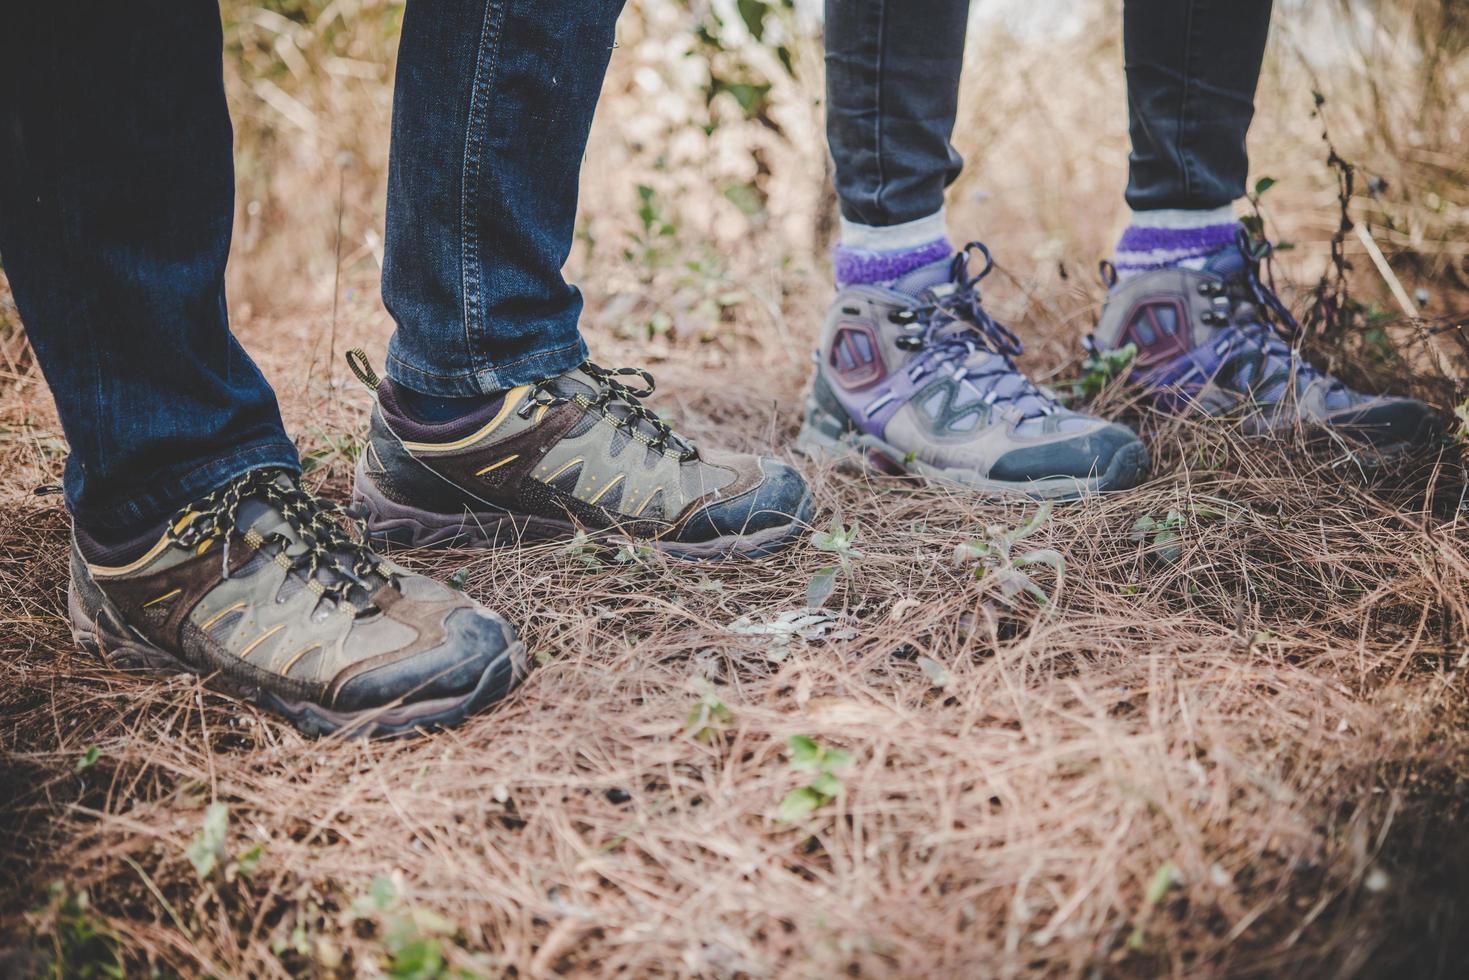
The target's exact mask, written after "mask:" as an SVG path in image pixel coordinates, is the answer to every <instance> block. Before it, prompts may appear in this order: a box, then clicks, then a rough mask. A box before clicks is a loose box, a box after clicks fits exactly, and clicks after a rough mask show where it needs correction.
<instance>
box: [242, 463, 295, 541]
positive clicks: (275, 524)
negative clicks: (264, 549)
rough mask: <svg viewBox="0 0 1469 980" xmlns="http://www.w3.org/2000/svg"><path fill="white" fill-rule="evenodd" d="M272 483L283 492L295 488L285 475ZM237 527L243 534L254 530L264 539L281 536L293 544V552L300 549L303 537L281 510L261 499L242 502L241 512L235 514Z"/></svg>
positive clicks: (248, 499) (281, 475)
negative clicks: (273, 535)
mask: <svg viewBox="0 0 1469 980" xmlns="http://www.w3.org/2000/svg"><path fill="white" fill-rule="evenodd" d="M271 482H272V483H274V484H275V485H276V486H278V487H280V488H281V489H282V490H291V489H294V487H295V485H294V484H293V483H292V482H291V478H290V477H289V476H287V475H286V474H284V473H282V474H280V475H279V476H277V477H276V478H275V479H274V480H272V481H271ZM235 527H236V528H237V529H238V530H239V532H240V533H241V534H244V533H245V532H246V531H252V530H253V531H256V532H257V533H259V534H260V535H261V536H262V537H269V536H270V535H272V534H279V535H280V536H281V537H283V538H285V539H286V540H288V541H290V542H291V543H292V550H293V551H295V550H299V548H300V540H301V536H300V535H299V534H297V533H296V530H295V528H293V527H291V523H290V522H289V521H287V520H286V518H285V516H284V515H283V514H282V513H281V512H280V511H279V510H276V508H275V507H273V506H271V505H270V504H269V503H267V502H266V501H264V500H262V499H260V498H259V497H247V498H246V499H245V500H243V501H241V502H240V507H239V510H237V511H236V512H235Z"/></svg>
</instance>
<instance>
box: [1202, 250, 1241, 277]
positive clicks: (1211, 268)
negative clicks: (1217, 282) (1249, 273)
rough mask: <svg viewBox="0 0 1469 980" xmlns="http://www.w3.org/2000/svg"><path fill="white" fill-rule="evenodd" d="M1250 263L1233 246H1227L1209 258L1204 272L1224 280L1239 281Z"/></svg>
mask: <svg viewBox="0 0 1469 980" xmlns="http://www.w3.org/2000/svg"><path fill="white" fill-rule="evenodd" d="M1248 268H1249V263H1248V262H1247V261H1246V260H1245V257H1244V255H1243V253H1241V252H1240V250H1239V249H1238V248H1236V247H1235V246H1233V245H1226V246H1225V247H1224V248H1221V249H1220V250H1219V251H1217V252H1215V253H1214V254H1213V255H1211V256H1210V257H1209V260H1208V261H1207V262H1205V263H1204V271H1205V272H1212V273H1214V275H1216V276H1219V277H1221V278H1223V279H1238V278H1240V277H1242V276H1243V275H1244V274H1245V270H1246V269H1248Z"/></svg>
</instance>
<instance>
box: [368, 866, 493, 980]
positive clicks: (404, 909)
mask: <svg viewBox="0 0 1469 980" xmlns="http://www.w3.org/2000/svg"><path fill="white" fill-rule="evenodd" d="M350 915H351V917H352V918H354V919H366V920H369V921H372V922H375V923H376V924H377V926H378V930H379V935H380V936H381V938H382V944H383V949H384V950H385V951H386V953H387V959H386V962H385V963H383V964H382V967H383V970H384V972H385V973H386V975H387V976H389V977H394V978H397V980H440V978H444V977H464V976H479V975H480V974H479V973H478V972H466V971H463V970H451V969H450V968H449V961H448V957H447V956H446V955H445V941H448V942H450V943H452V942H453V941H454V939H455V937H457V936H458V935H459V931H460V930H459V927H458V926H456V925H455V924H454V923H453V922H450V921H449V920H448V919H446V918H444V917H443V916H442V915H439V914H438V913H437V912H434V911H432V910H430V909H425V908H419V907H417V906H415V905H411V904H405V903H404V902H403V901H402V900H401V896H400V895H399V893H398V887H397V885H395V884H394V883H393V879H392V878H390V877H388V876H387V875H384V874H379V875H375V876H374V877H373V879H372V884H371V885H370V886H369V887H368V891H367V894H365V895H359V896H358V897H357V898H355V899H354V900H353V901H352V906H351V909H350Z"/></svg>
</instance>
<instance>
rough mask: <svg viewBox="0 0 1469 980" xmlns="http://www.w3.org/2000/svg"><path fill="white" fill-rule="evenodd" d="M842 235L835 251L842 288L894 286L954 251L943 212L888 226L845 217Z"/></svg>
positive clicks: (834, 259)
mask: <svg viewBox="0 0 1469 980" xmlns="http://www.w3.org/2000/svg"><path fill="white" fill-rule="evenodd" d="M841 234H842V237H841V241H840V242H839V243H838V244H837V247H836V249H835V250H834V251H833V253H832V265H833V267H834V270H835V274H836V281H837V288H838V289H840V288H842V287H843V286H853V285H857V284H859V283H860V284H866V285H878V286H891V285H892V284H893V283H894V282H896V281H897V280H898V279H901V278H902V277H903V276H905V275H907V274H908V273H910V272H912V271H913V270H914V269H918V268H921V267H923V266H925V265H929V264H931V263H934V262H938V261H941V260H943V259H946V258H948V257H949V256H951V255H953V254H954V246H953V245H952V244H950V242H949V236H948V230H947V227H946V225H945V221H944V213H943V212H942V211H938V212H936V213H934V214H931V215H929V216H928V217H926V218H919V219H918V220H917V221H908V222H904V223H903V224H900V225H887V226H877V225H861V224H857V223H856V222H852V221H848V220H847V219H845V218H843V219H842V233H841Z"/></svg>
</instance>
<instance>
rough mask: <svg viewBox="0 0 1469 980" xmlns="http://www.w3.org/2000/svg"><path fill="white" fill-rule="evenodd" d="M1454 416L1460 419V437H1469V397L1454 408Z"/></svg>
mask: <svg viewBox="0 0 1469 980" xmlns="http://www.w3.org/2000/svg"><path fill="white" fill-rule="evenodd" d="M1454 416H1455V417H1456V418H1457V419H1458V420H1459V438H1460V439H1469V398H1466V399H1464V401H1463V403H1462V404H1460V405H1458V406H1456V407H1455V408H1454Z"/></svg>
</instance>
